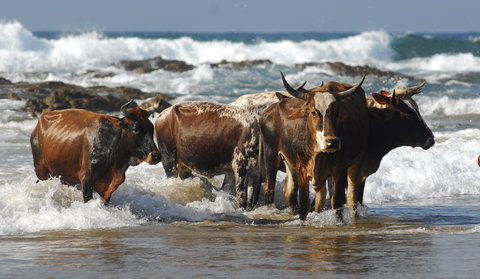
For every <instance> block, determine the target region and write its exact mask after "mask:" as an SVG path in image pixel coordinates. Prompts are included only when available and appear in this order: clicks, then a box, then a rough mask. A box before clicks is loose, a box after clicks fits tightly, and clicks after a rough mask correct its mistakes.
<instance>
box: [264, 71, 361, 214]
mask: <svg viewBox="0 0 480 279" xmlns="http://www.w3.org/2000/svg"><path fill="white" fill-rule="evenodd" d="M282 79H283V82H284V85H285V88H286V89H287V91H288V92H289V93H291V94H292V95H294V96H295V97H297V98H284V99H282V100H281V101H280V102H278V103H277V104H274V105H272V106H271V107H269V108H268V109H267V110H266V111H265V112H264V113H263V115H262V117H261V118H260V121H259V122H260V131H261V147H260V148H261V154H262V156H261V157H262V165H264V166H265V175H266V183H265V202H266V203H267V204H268V203H272V202H273V194H274V187H275V182H276V173H277V170H278V169H279V164H280V162H281V161H282V160H283V161H284V163H285V165H286V171H287V179H286V181H285V187H284V194H285V196H286V199H287V203H288V205H289V207H290V208H291V209H295V207H296V206H297V190H298V192H299V202H298V210H299V214H300V219H302V220H304V219H305V218H306V215H307V214H308V211H309V206H310V200H309V179H310V178H313V177H314V173H315V178H317V181H320V180H318V179H319V178H320V179H321V178H322V177H323V176H325V178H326V177H329V176H334V178H335V180H336V181H337V182H338V183H337V184H336V185H337V187H336V189H335V194H334V196H335V199H334V207H335V208H340V207H342V206H343V204H344V203H345V188H346V185H347V173H346V170H347V168H348V165H349V164H350V163H351V161H353V160H354V159H355V158H357V157H358V156H359V154H360V153H361V152H362V151H363V148H364V145H365V144H366V135H367V132H368V119H367V112H366V101H365V92H364V91H363V89H361V84H362V83H363V80H364V79H362V81H361V82H360V83H359V84H357V85H356V86H351V85H347V84H341V83H336V82H329V83H327V84H325V85H322V86H321V87H319V88H315V89H311V90H308V91H307V92H306V93H304V92H299V91H297V90H295V89H293V88H292V87H291V86H290V85H289V84H288V83H287V81H286V80H285V78H284V76H283V74H282ZM279 97H281V96H279ZM320 155H323V156H321V158H322V160H320V161H318V160H317V158H319V156H320ZM317 175H319V176H318V177H317ZM341 187H343V188H341ZM337 188H338V189H337Z"/></svg>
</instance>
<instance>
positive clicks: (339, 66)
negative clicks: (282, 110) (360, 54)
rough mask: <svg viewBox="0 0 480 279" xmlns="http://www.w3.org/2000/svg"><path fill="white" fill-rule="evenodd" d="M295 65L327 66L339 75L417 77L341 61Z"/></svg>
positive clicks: (390, 77) (300, 66) (302, 66)
mask: <svg viewBox="0 0 480 279" xmlns="http://www.w3.org/2000/svg"><path fill="white" fill-rule="evenodd" d="M295 67H296V68H298V69H305V68H308V67H328V68H330V70H332V71H333V72H334V73H335V74H337V75H341V76H363V75H374V76H377V77H384V78H389V79H408V80H417V78H415V77H413V76H409V75H405V74H402V73H397V72H392V71H382V70H379V69H377V68H374V67H370V66H367V65H363V66H351V65H347V64H344V63H342V62H320V63H302V64H295Z"/></svg>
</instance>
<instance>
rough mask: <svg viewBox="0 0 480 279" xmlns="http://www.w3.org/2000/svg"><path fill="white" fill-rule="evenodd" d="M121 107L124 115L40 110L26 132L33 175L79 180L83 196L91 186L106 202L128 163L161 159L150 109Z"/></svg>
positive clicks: (87, 195)
mask: <svg viewBox="0 0 480 279" xmlns="http://www.w3.org/2000/svg"><path fill="white" fill-rule="evenodd" d="M122 111H123V113H124V117H123V118H118V117H113V116H109V115H104V114H98V113H95V112H92V111H88V110H82V109H65V110H58V111H52V112H44V113H42V115H40V118H39V120H38V123H37V126H36V127H35V129H34V130H33V132H32V135H31V137H30V143H31V146H32V154H33V164H34V166H35V173H36V174H37V177H38V178H39V179H40V180H46V179H48V178H49V177H59V178H60V180H61V181H62V182H63V183H65V184H68V185H76V184H80V185H81V187H82V193H83V200H84V202H87V201H89V200H90V199H92V194H93V190H95V191H96V192H97V193H98V194H99V195H100V196H101V198H102V199H103V200H104V201H105V202H106V203H108V202H109V201H110V197H111V195H112V193H113V192H114V191H115V190H116V189H117V188H118V186H119V185H120V184H121V183H122V182H123V181H124V180H125V171H126V170H127V169H128V167H129V166H133V165H137V164H139V163H140V162H141V161H146V162H148V163H151V164H153V163H157V162H158V160H159V158H158V156H159V153H158V150H157V147H156V146H155V143H154V141H153V125H152V123H151V122H150V120H149V119H148V116H149V114H148V113H147V112H146V111H144V110H142V109H140V108H139V107H134V108H128V109H127V107H126V106H124V107H122Z"/></svg>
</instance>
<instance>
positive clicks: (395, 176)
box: [365, 129, 480, 203]
mask: <svg viewBox="0 0 480 279" xmlns="http://www.w3.org/2000/svg"><path fill="white" fill-rule="evenodd" d="M436 137H437V139H438V138H440V139H442V140H441V141H437V143H436V144H435V145H434V146H433V147H432V148H430V149H428V150H422V149H421V148H411V147H401V148H397V149H395V150H393V151H391V152H390V153H389V154H387V156H385V157H384V158H383V161H382V163H381V166H380V169H379V170H378V171H377V173H375V174H373V175H371V176H370V177H369V179H368V180H367V183H366V187H365V201H366V202H367V203H381V202H386V201H394V200H415V199H419V198H440V197H446V196H452V195H478V194H480V184H479V183H478V177H480V168H479V167H478V165H477V157H478V155H479V154H480V150H479V146H480V130H479V129H468V130H463V131H459V132H453V133H452V132H443V133H440V132H439V133H437V134H436Z"/></svg>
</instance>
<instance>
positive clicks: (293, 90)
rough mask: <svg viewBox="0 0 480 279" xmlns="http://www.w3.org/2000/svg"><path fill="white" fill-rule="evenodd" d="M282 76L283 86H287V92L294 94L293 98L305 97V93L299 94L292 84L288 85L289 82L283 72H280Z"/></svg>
mask: <svg viewBox="0 0 480 279" xmlns="http://www.w3.org/2000/svg"><path fill="white" fill-rule="evenodd" d="M280 74H281V75H282V81H283V86H285V89H287V92H288V93H290V94H292V96H294V97H296V98H302V97H303V93H302V92H298V91H297V90H296V89H294V88H293V87H291V86H290V84H288V82H287V80H286V79H285V76H284V75H283V73H282V72H280Z"/></svg>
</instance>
